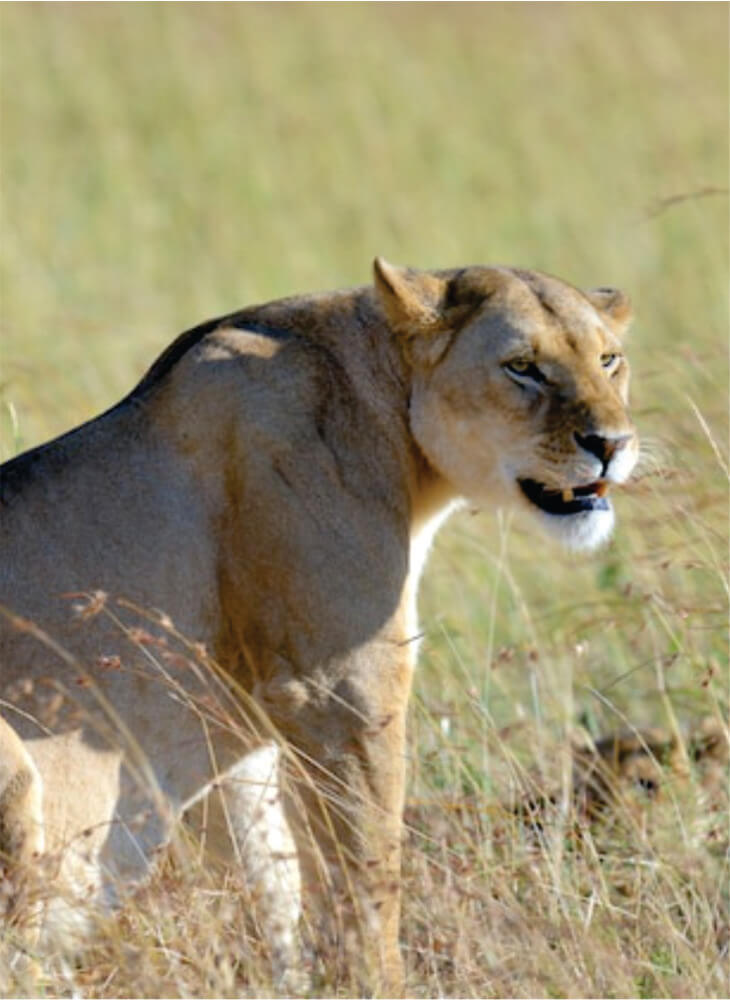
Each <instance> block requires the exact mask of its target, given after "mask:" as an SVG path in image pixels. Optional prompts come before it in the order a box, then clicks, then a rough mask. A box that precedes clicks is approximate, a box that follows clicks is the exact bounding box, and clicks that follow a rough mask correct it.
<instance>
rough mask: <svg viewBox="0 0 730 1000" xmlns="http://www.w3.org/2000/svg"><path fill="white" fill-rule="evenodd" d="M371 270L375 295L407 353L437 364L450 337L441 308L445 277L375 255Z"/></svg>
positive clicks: (415, 359)
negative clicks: (404, 266)
mask: <svg viewBox="0 0 730 1000" xmlns="http://www.w3.org/2000/svg"><path fill="white" fill-rule="evenodd" d="M373 271H374V273H375V291H376V294H377V297H378V299H379V301H380V304H381V306H382V308H383V311H384V312H385V315H386V318H387V320H388V324H389V325H390V327H391V329H392V330H393V331H394V332H395V333H396V334H397V335H398V337H399V338H400V340H401V343H402V344H403V346H404V348H405V349H406V353H407V356H408V357H409V358H410V360H411V361H414V362H416V363H419V364H427V365H434V364H436V362H437V361H438V360H439V358H440V357H441V355H442V354H443V353H444V351H445V350H446V348H447V346H448V344H449V341H450V340H451V330H450V328H449V326H448V324H447V323H446V322H445V317H444V309H443V302H444V296H445V294H446V289H447V282H446V280H445V279H444V278H439V277H437V276H436V275H434V274H429V273H428V272H427V271H416V270H412V269H410V268H402V267H394V266H393V265H392V264H389V263H388V262H387V260H384V259H383V258H382V257H376V258H375V260H374V262H373Z"/></svg>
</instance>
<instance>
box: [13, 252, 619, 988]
mask: <svg viewBox="0 0 730 1000" xmlns="http://www.w3.org/2000/svg"><path fill="white" fill-rule="evenodd" d="M629 313H630V310H629V305H628V302H627V299H626V298H625V296H624V295H623V294H621V293H620V292H618V291H615V290H613V289H606V288H600V289H598V290H596V291H590V292H581V291H578V290H577V289H575V288H573V287H571V286H570V285H568V284H566V283H565V282H563V281H559V280H558V279H556V278H553V277H549V276H548V275H545V274H541V273H538V272H533V271H524V270H519V269H513V268H506V267H467V268H461V269H458V270H448V271H417V270H410V269H400V268H397V267H394V266H392V265H390V264H388V263H386V262H385V261H384V260H382V259H377V260H376V261H375V282H374V287H362V288H356V289H353V290H347V291H336V292H333V293H330V294H320V295H311V296H303V297H298V298H290V299H285V300H282V301H277V302H272V303H269V304H266V305H261V306H255V307H251V308H247V309H244V310H243V311H241V312H237V313H234V314H232V315H229V316H226V317H224V318H222V319H216V320H213V321H211V322H208V323H205V324H203V325H202V326H198V327H197V328H195V329H193V330H190V331H189V332H187V333H184V334H182V336H180V337H179V338H178V339H177V340H175V341H174V342H173V344H172V345H171V346H170V347H169V348H168V349H167V350H166V351H165V352H164V353H163V354H162V356H161V357H160V358H159V359H158V360H157V361H156V362H155V364H154V365H153V366H152V368H151V369H150V370H149V372H148V373H147V374H146V375H145V376H144V378H143V379H142V381H141V382H140V383H139V385H138V386H137V387H136V388H135V389H134V390H133V391H132V392H131V394H130V395H129V396H127V397H126V398H125V399H124V400H122V402H121V403H119V404H118V405H117V406H115V407H113V408H112V409H111V410H109V411H108V412H107V413H104V414H102V415H101V416H100V417H98V418H97V419H95V420H92V421H91V422H89V423H87V424H84V425H83V426H82V427H80V428H78V429H77V430H74V431H72V432H70V433H69V434H66V435H64V436H63V437H61V438H58V439H57V440H55V441H53V442H51V443H50V444H47V445H45V446H43V447H40V448H36V449H34V450H32V451H29V452H27V453H26V454H24V455H21V456H19V457H18V458H15V459H13V460H12V461H10V462H8V463H7V464H6V465H5V466H3V467H2V490H1V492H0V498H1V499H0V512H1V523H0V545H1V548H0V552H1V553H2V556H1V560H2V561H1V567H0V568H1V577H0V603H1V604H2V605H3V606H4V607H5V609H6V613H5V616H4V620H3V623H2V637H1V644H0V658H1V659H0V663H1V667H0V671H1V672H0V697H2V699H3V701H2V703H1V704H2V707H3V712H4V715H5V718H6V723H5V725H6V727H7V726H12V727H13V730H14V731H15V732H17V733H18V734H19V735H20V736H21V737H22V740H23V743H22V744H19V743H17V742H16V741H14V736H13V735H11V734H10V733H9V732H6V734H5V737H4V739H3V741H0V748H2V746H3V742H4V743H5V744H7V746H8V747H10V748H11V756H9V759H8V763H7V765H3V766H0V776H2V778H3V780H4V781H5V782H6V792H7V789H8V788H11V786H12V782H13V774H14V773H16V772H18V771H20V772H22V774H23V775H24V777H23V778H22V779H20V781H21V784H20V785H19V786H18V787H22V788H23V789H24V791H23V795H24V798H23V799H22V801H21V800H20V799H18V797H17V795H16V797H15V799H13V796H12V795H8V794H6V792H3V791H2V790H0V810H5V812H4V813H3V814H2V815H0V831H4V830H5V829H6V828H8V821H12V829H13V830H14V839H13V838H12V837H11V838H7V837H6V838H5V840H4V841H2V842H1V843H0V846H2V847H4V848H5V851H6V853H7V854H9V855H10V857H9V858H7V861H8V862H9V863H12V862H13V860H14V858H13V845H14V844H21V843H22V844H26V845H27V844H31V845H32V844H36V845H39V844H42V843H43V842H44V841H45V848H44V850H45V852H46V855H47V856H51V857H54V858H56V859H58V865H59V869H58V874H57V887H58V888H57V891H56V895H55V896H54V898H52V899H51V900H50V901H49V903H48V905H47V907H46V914H45V930H44V933H46V934H48V933H51V932H55V933H69V931H70V930H73V929H74V928H73V924H74V922H76V923H81V922H82V914H83V909H82V907H80V905H79V900H80V899H81V898H82V897H83V898H84V899H85V900H87V901H88V900H89V899H90V898H93V899H96V900H98V901H104V900H109V899H112V898H113V896H114V892H115V890H116V889H117V888H118V886H119V884H120V883H122V882H123V881H124V880H127V881H133V880H134V879H136V878H138V877H139V876H140V874H142V873H143V872H144V870H145V868H146V866H147V865H148V862H149V859H150V857H151V856H152V854H153V853H154V852H155V850H156V849H157V848H158V847H159V846H160V845H161V844H163V843H164V842H165V841H166V839H167V838H168V837H169V834H170V830H171V826H172V824H173V823H174V822H175V820H176V819H177V818H178V817H179V816H180V815H181V813H182V812H183V811H184V810H185V809H186V807H187V806H188V805H189V804H190V803H191V802H193V801H194V800H196V799H197V798H200V796H201V795H202V794H204V793H205V791H206V789H208V788H209V787H210V786H211V783H213V782H214V783H215V786H216V788H218V789H220V792H221V797H222V799H223V804H224V806H225V809H226V812H227V815H228V817H229V822H230V827H231V830H232V833H233V836H234V839H235V841H236V843H237V848H238V852H239V853H240V857H241V859H242V861H243V863H244V865H245V866H247V868H248V869H249V872H250V875H251V878H252V880H253V882H254V884H255V885H257V886H258V887H259V892H258V895H259V897H260V899H261V903H262V906H263V907H264V911H265V923H266V922H268V923H267V928H268V929H267V934H268V936H269V938H270V941H271V945H272V949H273V952H274V956H275V959H276V963H277V967H278V970H279V973H280V974H283V973H284V972H285V970H287V969H289V968H291V967H292V966H293V965H294V964H295V962H296V952H297V944H296V925H297V921H298V918H299V913H300V909H299V905H300V904H299V888H300V880H301V883H302V885H303V888H304V889H305V890H306V889H309V888H313V887H315V888H316V886H317V884H318V883H317V879H318V878H321V877H322V875H323V873H324V876H325V877H326V878H327V879H328V880H329V881H328V882H327V885H328V887H329V889H330V891H331V892H332V893H333V894H335V895H334V896H330V895H328V894H325V893H324V892H322V891H314V892H312V893H311V895H312V897H313V899H312V906H313V907H316V905H317V904H318V903H319V904H320V907H321V909H322V910H323V926H325V924H326V919H325V918H327V917H331V916H332V914H333V913H336V914H338V919H339V923H338V928H339V934H340V937H339V940H340V942H344V944H345V946H346V947H344V948H341V949H340V953H341V954H343V953H344V954H345V955H346V956H349V958H350V959H352V960H353V961H354V960H355V958H356V959H357V962H358V965H359V967H360V968H361V969H362V976H363V977H364V979H365V980H367V981H368V982H369V983H370V988H372V989H379V990H383V991H386V992H390V993H391V994H394V993H395V992H397V991H398V989H399V988H400V983H401V974H402V970H401V960H400V956H399V950H398V921H399V891H400V890H399V871H400V839H401V808H402V805H403V785H404V726H405V715H406V705H407V701H408V693H409V689H410V686H411V676H412V673H413V667H414V661H415V655H416V643H415V642H413V641H412V640H413V639H414V637H415V636H416V634H417V623H416V608H415V604H416V590H417V586H418V580H419V577H420V574H421V571H422V569H423V565H424V562H425V559H426V554H427V551H428V548H429V545H430V543H431V540H432V538H433V536H434V533H435V532H436V530H437V528H438V527H439V525H440V524H441V523H442V522H443V521H444V518H445V517H446V515H447V514H448V513H449V512H450V511H451V510H452V509H453V508H454V506H455V504H456V503H457V502H458V500H459V498H461V497H468V498H470V499H471V500H472V501H474V502H476V503H478V504H486V505H491V506H496V505H517V506H519V507H522V508H524V509H525V510H526V511H528V512H529V513H531V514H532V515H534V516H535V518H536V519H537V520H538V521H539V522H540V523H541V524H542V526H543V527H545V528H547V529H548V530H549V531H550V532H551V533H552V534H554V535H556V536H557V537H558V538H559V539H561V540H562V541H563V542H564V543H566V544H567V545H569V546H573V547H575V548H591V547H594V546H596V545H598V544H600V543H601V542H603V541H605V540H606V539H607V538H608V536H609V534H610V532H611V529H612V526H613V517H614V516H613V511H612V508H611V503H610V500H609V498H608V495H607V494H608V489H609V486H610V485H611V484H612V483H621V482H623V481H624V480H626V478H627V477H628V476H629V474H630V472H631V470H632V468H633V465H634V463H635V460H636V455H637V438H636V434H635V431H634V428H633V426H632V424H631V422H630V420H629V416H628V413H627V393H628V382H629V368H628V364H627V361H626V359H625V357H624V354H623V350H622V347H621V335H622V332H623V331H624V329H625V327H626V326H627V324H628V321H629ZM84 593H85V594H92V595H93V594H96V595H97V596H96V597H95V598H92V599H91V600H90V601H89V602H88V603H84V601H83V600H82V599H80V598H79V597H78V595H79V594H84ZM103 594H107V595H111V596H112V597H114V598H117V597H121V598H124V599H125V603H124V604H119V603H114V602H113V601H112V600H111V597H110V600H109V603H108V604H107V605H105V604H104V598H103ZM69 595H77V596H76V598H73V597H72V598H71V599H69ZM94 601H96V605H97V606H96V607H94ZM74 602H75V603H76V604H77V605H81V609H82V610H81V614H76V615H74V614H72V607H71V605H72V604H73V603H74ZM134 608H137V609H140V610H139V611H135V610H134ZM153 609H160V610H161V611H162V612H164V613H165V614H166V615H167V616H169V622H171V623H173V624H172V625H170V624H168V625H167V626H166V627H165V626H164V623H165V622H166V621H167V620H168V619H165V618H160V617H157V618H155V621H156V622H157V624H154V623H151V622H150V620H149V619H148V618H147V617H146V616H147V615H152V612H153ZM153 617H154V616H153ZM160 623H162V624H160ZM180 637H186V638H187V639H188V640H190V641H191V642H192V641H194V642H196V643H200V644H204V646H205V649H206V651H207V653H206V654H205V655H206V656H207V657H208V658H209V661H210V662H211V663H212V662H214V663H215V664H218V665H219V666H220V668H221V673H220V674H216V673H215V671H213V676H214V678H215V680H214V681H211V679H210V678H206V677H205V676H203V672H202V670H201V669H198V667H196V662H198V661H196V660H195V658H194V657H193V656H192V654H191V653H190V648H189V647H186V646H185V645H184V643H183V640H182V639H181V638H180ZM201 655H202V654H201ZM175 657H177V660H178V661H181V660H185V657H188V658H187V660H185V663H186V664H187V665H186V666H184V667H180V668H179V669H176V667H175V662H173V661H174V659H175ZM176 662H177V661H176ZM206 662H208V661H207V660H206ZM211 685H213V687H214V688H215V690H216V691H218V693H219V695H220V697H221V698H223V699H224V701H225V698H229V699H235V700H234V701H228V702H226V704H228V705H229V708H228V709H226V710H225V711H221V710H220V708H218V709H216V708H215V707H213V708H211V707H210V691H211ZM216 685H218V686H217V687H216ZM232 704H235V705H236V706H237V708H236V709H235V710H234V709H233V708H230V705H232ZM242 719H245V720H246V721H245V725H243V724H241V720H242ZM277 741H279V742H277ZM282 746H285V747H286V748H287V751H286V754H285V755H284V756H285V757H286V759H287V760H288V762H289V764H288V767H287V768H286V769H283V768H280V766H279V763H278V750H277V747H282ZM280 770H282V771H286V773H287V774H288V773H291V774H293V775H294V777H295V778H296V779H297V781H296V784H297V795H296V801H295V800H294V799H295V797H294V796H293V795H290V794H289V792H288V791H287V794H286V795H283V796H280V795H279V794H278V792H277V783H278V778H279V771H280ZM282 777H286V775H283V776H282ZM282 787H283V788H284V789H285V790H287V789H289V788H290V787H293V782H292V783H290V782H288V781H286V780H282ZM41 794H42V800H43V806H42V819H41V813H40V806H39V803H40V796H41ZM24 802H27V803H28V808H27V810H26V812H25V813H24V812H23V803H24ZM23 816H24V817H25V819H24V820H23ZM19 822H20V823H21V828H22V823H23V822H24V823H25V827H26V832H25V836H23V835H22V829H21V831H20V832H19V826H18V824H19ZM39 823H42V826H43V829H42V830H38V825H39ZM292 836H293V838H294V842H295V843H296V854H295V853H294V850H293V846H292ZM27 853H28V852H27V850H26V851H25V854H26V855H27ZM319 885H321V882H320V883H319ZM62 887H63V889H62ZM338 894H339V898H340V899H341V900H344V903H343V905H342V906H334V905H332V903H331V900H332V899H333V898H336V897H337V895H338ZM322 904H323V905H322ZM360 981H361V982H362V981H364V980H360Z"/></svg>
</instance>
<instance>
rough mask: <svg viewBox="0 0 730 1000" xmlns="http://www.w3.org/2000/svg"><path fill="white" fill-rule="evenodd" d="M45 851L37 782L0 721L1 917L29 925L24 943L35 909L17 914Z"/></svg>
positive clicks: (32, 929) (30, 935) (31, 932)
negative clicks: (16, 918)
mask: <svg viewBox="0 0 730 1000" xmlns="http://www.w3.org/2000/svg"><path fill="white" fill-rule="evenodd" d="M44 846H45V831H44V826H43V784H42V781H41V776H40V774H39V773H38V770H37V768H36V766H35V764H34V763H33V760H32V758H31V756H30V754H29V753H28V751H27V749H26V747H25V746H24V744H23V742H22V740H21V739H20V737H19V736H18V734H17V733H16V732H15V730H14V729H13V728H12V727H11V726H10V725H9V724H8V723H7V722H5V720H4V719H2V718H0V912H1V913H2V918H3V919H4V920H7V919H13V918H14V917H16V916H18V917H19V918H20V919H21V920H25V921H27V922H28V923H29V925H30V926H29V928H28V930H27V933H26V938H27V940H28V941H29V942H32V941H34V940H35V937H36V935H37V930H38V927H37V923H38V916H39V910H38V906H37V905H35V904H32V905H31V906H30V907H29V908H28V912H25V913H22V912H19V911H20V910H21V909H22V906H21V901H22V900H23V898H24V893H23V890H24V889H27V890H31V888H32V887H31V885H30V883H31V882H32V880H33V875H34V873H35V869H36V868H37V866H38V864H39V859H40V856H41V854H42V852H43V849H44ZM30 894H31V897H32V891H31V893H30Z"/></svg>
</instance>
